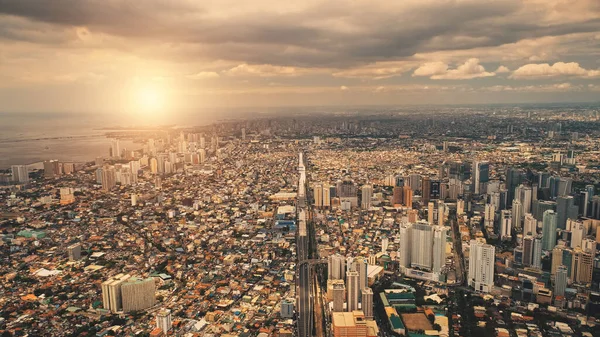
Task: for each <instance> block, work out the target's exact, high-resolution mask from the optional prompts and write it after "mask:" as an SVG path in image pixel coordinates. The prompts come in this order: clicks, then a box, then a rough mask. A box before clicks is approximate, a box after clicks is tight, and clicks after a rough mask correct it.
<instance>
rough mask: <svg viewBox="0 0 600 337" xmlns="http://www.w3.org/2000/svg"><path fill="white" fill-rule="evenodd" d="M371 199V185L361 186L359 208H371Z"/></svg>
mask: <svg viewBox="0 0 600 337" xmlns="http://www.w3.org/2000/svg"><path fill="white" fill-rule="evenodd" d="M372 198H373V185H363V186H362V188H361V208H362V209H369V208H371V199H372Z"/></svg>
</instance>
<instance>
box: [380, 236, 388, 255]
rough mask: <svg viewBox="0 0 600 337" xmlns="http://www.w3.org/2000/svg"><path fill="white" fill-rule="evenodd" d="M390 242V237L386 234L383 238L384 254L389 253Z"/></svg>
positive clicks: (382, 247) (382, 250) (382, 248)
mask: <svg viewBox="0 0 600 337" xmlns="http://www.w3.org/2000/svg"><path fill="white" fill-rule="evenodd" d="M389 243H390V239H388V238H387V236H384V237H383V238H382V239H381V252H382V253H383V254H387V249H388V246H389Z"/></svg>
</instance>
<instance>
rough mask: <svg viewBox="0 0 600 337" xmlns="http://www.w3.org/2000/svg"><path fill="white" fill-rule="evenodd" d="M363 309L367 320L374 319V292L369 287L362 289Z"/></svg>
mask: <svg viewBox="0 0 600 337" xmlns="http://www.w3.org/2000/svg"><path fill="white" fill-rule="evenodd" d="M361 293H362V300H361V307H362V311H363V313H364V314H365V318H366V319H372V318H373V290H372V289H371V288H369V287H364V288H362V291H361Z"/></svg>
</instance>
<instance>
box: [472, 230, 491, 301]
mask: <svg viewBox="0 0 600 337" xmlns="http://www.w3.org/2000/svg"><path fill="white" fill-rule="evenodd" d="M495 254H496V248H495V247H494V246H492V245H488V244H486V243H483V242H480V241H477V240H471V251H470V253H469V280H468V281H469V286H471V287H473V288H474V289H475V290H476V291H483V292H489V291H490V290H491V289H492V288H493V286H494V259H495Z"/></svg>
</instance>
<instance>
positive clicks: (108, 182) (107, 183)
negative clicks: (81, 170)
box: [102, 166, 117, 192]
mask: <svg viewBox="0 0 600 337" xmlns="http://www.w3.org/2000/svg"><path fill="white" fill-rule="evenodd" d="M116 185H117V177H116V172H115V168H114V167H112V166H104V167H103V168H102V190H104V191H105V192H108V191H110V190H111V189H112V188H113V187H115V186H116Z"/></svg>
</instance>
